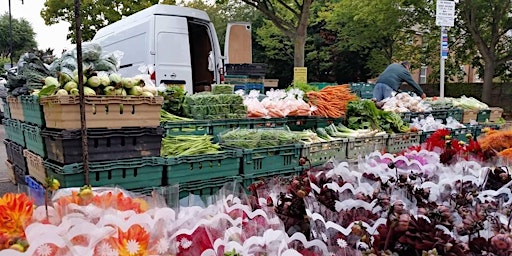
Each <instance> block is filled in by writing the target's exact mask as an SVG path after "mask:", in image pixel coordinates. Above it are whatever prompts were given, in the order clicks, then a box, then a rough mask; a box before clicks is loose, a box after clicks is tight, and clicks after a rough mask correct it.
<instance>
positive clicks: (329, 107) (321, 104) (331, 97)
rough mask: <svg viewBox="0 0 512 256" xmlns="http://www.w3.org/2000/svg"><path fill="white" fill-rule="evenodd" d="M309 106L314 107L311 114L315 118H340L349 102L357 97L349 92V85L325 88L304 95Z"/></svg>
mask: <svg viewBox="0 0 512 256" xmlns="http://www.w3.org/2000/svg"><path fill="white" fill-rule="evenodd" d="M306 95H307V97H308V99H309V104H311V105H313V106H316V107H317V110H315V111H314V112H313V115H315V116H322V117H330V118H340V117H342V116H344V115H345V112H346V110H347V104H348V102H349V101H351V100H354V99H357V96H356V95H354V94H352V93H351V92H350V86H349V85H346V84H344V85H337V86H327V87H324V88H323V89H322V90H320V91H318V92H315V91H311V92H308V93H306Z"/></svg>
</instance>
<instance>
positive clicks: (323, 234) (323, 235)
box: [322, 233, 327, 242]
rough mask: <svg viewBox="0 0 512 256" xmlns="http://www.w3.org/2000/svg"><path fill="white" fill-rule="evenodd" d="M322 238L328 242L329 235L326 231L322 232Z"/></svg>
mask: <svg viewBox="0 0 512 256" xmlns="http://www.w3.org/2000/svg"><path fill="white" fill-rule="evenodd" d="M322 239H323V240H324V242H327V235H326V234H325V233H322Z"/></svg>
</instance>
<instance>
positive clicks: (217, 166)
mask: <svg viewBox="0 0 512 256" xmlns="http://www.w3.org/2000/svg"><path fill="white" fill-rule="evenodd" d="M241 156H242V153H241V152H240V151H236V150H225V151H223V152H219V153H218V154H204V155H196V156H182V157H175V158H167V159H166V169H165V174H166V176H165V178H166V180H167V183H166V184H181V183H185V182H192V181H201V180H203V181H204V180H210V179H214V178H221V177H231V176H237V175H238V174H239V172H240V160H241Z"/></svg>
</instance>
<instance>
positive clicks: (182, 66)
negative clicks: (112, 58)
mask: <svg viewBox="0 0 512 256" xmlns="http://www.w3.org/2000/svg"><path fill="white" fill-rule="evenodd" d="M155 32H156V33H155V41H154V42H155V47H154V49H155V52H154V53H153V54H155V73H156V74H155V77H156V78H155V80H156V83H157V84H160V83H164V84H166V85H170V86H184V89H186V91H187V92H188V93H193V87H192V85H193V83H192V65H191V63H192V62H191V57H190V42H189V35H188V23H187V18H185V17H177V16H167V15H156V16H155ZM133 50H134V51H136V50H137V49H133Z"/></svg>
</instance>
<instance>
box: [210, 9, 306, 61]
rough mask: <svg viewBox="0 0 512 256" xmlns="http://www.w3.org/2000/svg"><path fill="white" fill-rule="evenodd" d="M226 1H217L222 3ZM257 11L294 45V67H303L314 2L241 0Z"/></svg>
mask: <svg viewBox="0 0 512 256" xmlns="http://www.w3.org/2000/svg"><path fill="white" fill-rule="evenodd" d="M225 1H226V0H217V1H216V2H217V3H223V2H225ZM242 1H243V2H244V3H246V4H248V5H250V6H252V7H254V8H256V9H257V10H259V11H260V12H261V13H263V15H265V17H267V18H268V19H269V20H270V21H271V22H272V23H273V24H274V25H275V26H276V27H277V28H278V29H279V30H280V31H281V33H283V34H284V35H285V36H286V37H287V38H288V39H289V40H290V41H291V42H293V44H294V66H295V67H304V53H305V50H304V49H305V45H306V37H307V28H308V22H309V16H310V11H311V6H312V4H313V1H314V0H296V1H283V0H242Z"/></svg>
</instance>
